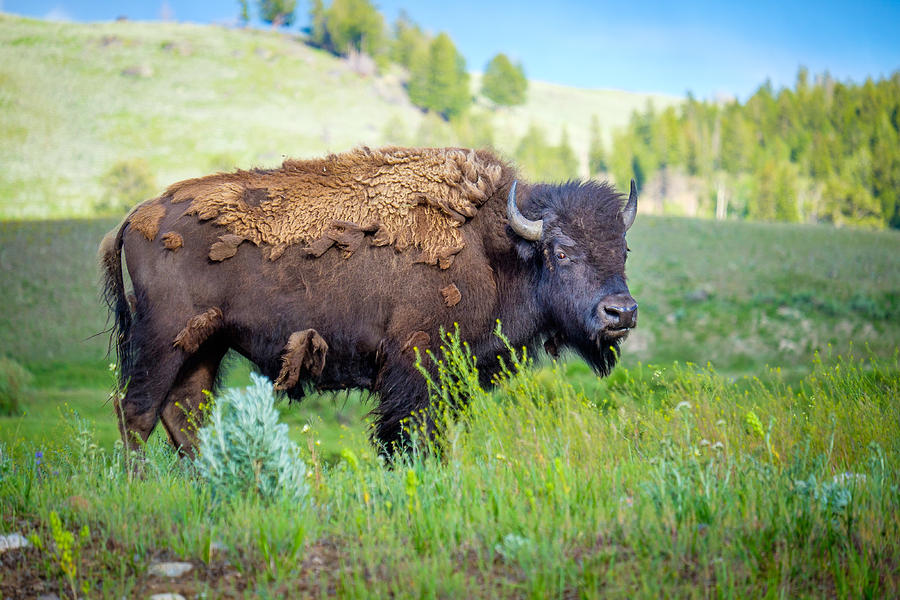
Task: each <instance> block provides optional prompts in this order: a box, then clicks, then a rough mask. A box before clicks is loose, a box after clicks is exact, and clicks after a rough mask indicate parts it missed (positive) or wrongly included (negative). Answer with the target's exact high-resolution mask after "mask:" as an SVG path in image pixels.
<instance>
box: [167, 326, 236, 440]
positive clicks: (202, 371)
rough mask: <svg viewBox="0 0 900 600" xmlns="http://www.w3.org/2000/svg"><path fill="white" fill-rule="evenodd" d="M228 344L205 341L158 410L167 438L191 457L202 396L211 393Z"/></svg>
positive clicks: (200, 413) (183, 367)
mask: <svg viewBox="0 0 900 600" xmlns="http://www.w3.org/2000/svg"><path fill="white" fill-rule="evenodd" d="M227 351H228V345H227V344H225V343H224V342H223V341H221V340H220V339H218V336H217V337H214V338H212V339H210V340H208V341H207V342H206V343H205V344H204V345H203V346H201V347H200V349H199V350H198V351H197V353H195V354H194V355H192V356H191V357H190V358H189V359H188V360H187V361H186V362H185V363H184V365H183V366H182V368H181V370H180V371H179V373H178V378H177V379H176V380H175V384H174V385H173V386H172V388H171V389H170V390H169V393H168V395H167V396H166V400H165V403H164V404H163V407H162V410H161V411H160V419H161V421H162V424H163V426H164V427H165V429H166V433H167V434H168V435H169V440H170V441H171V442H172V445H173V446H174V447H175V448H177V449H178V450H179V452H180V453H181V454H182V455H184V456H188V457H193V455H194V446H195V444H196V433H197V428H198V427H200V426H201V425H202V424H203V420H204V417H205V413H204V410H203V406H202V405H203V403H204V399H205V398H206V394H207V393H212V392H215V389H216V387H217V382H218V377H219V366H220V365H221V363H222V359H223V358H224V356H225V353H226V352H227Z"/></svg>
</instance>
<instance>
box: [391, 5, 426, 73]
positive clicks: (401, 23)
mask: <svg viewBox="0 0 900 600" xmlns="http://www.w3.org/2000/svg"><path fill="white" fill-rule="evenodd" d="M429 43H430V40H429V38H428V36H427V35H426V34H425V32H423V31H422V29H421V28H420V27H419V26H418V25H416V24H415V23H413V22H412V20H410V18H409V16H408V15H407V14H406V13H405V12H403V11H401V12H400V16H399V17H397V21H396V22H395V23H394V39H393V41H392V43H391V60H392V61H394V62H395V63H397V64H399V65H403V66H404V67H406V68H407V69H411V68H412V65H413V63H414V62H415V61H416V60H417V58H418V59H421V58H422V57H424V56H425V55H426V54H427V53H428V48H429Z"/></svg>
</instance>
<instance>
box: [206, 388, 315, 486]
mask: <svg viewBox="0 0 900 600" xmlns="http://www.w3.org/2000/svg"><path fill="white" fill-rule="evenodd" d="M250 379H251V384H250V385H249V386H247V387H246V388H243V389H234V388H232V389H229V390H226V391H225V392H224V393H223V394H222V395H221V396H220V397H218V398H216V400H215V402H214V403H213V407H212V410H211V411H210V414H209V423H208V424H207V425H205V426H204V427H201V428H200V429H199V431H198V432H197V439H198V451H199V453H198V456H197V458H196V459H195V465H196V467H197V470H198V471H199V473H200V476H201V477H202V478H203V479H205V480H206V481H207V482H208V483H209V486H210V488H211V490H212V493H213V497H214V498H223V497H226V498H227V497H234V496H239V495H242V494H244V493H247V492H253V493H255V494H257V495H258V496H259V497H260V498H262V499H264V500H275V499H278V498H282V497H286V498H290V499H293V500H295V501H302V500H303V499H304V498H305V497H306V495H307V493H308V492H309V486H308V484H307V483H306V465H305V464H304V462H303V460H302V459H301V458H300V449H299V448H298V447H297V445H296V444H294V443H293V442H292V441H291V440H290V439H289V438H288V427H287V425H285V424H283V423H280V422H279V414H278V411H277V410H276V409H275V394H274V390H273V386H272V382H270V381H269V380H268V379H266V378H265V377H263V376H262V375H258V374H255V373H254V374H251V376H250Z"/></svg>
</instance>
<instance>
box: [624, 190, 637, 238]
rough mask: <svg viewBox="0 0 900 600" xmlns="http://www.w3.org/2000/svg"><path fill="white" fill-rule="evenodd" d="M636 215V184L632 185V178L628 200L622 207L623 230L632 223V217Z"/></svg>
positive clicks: (626, 229)
mask: <svg viewBox="0 0 900 600" xmlns="http://www.w3.org/2000/svg"><path fill="white" fill-rule="evenodd" d="M635 216H637V186H635V185H634V179H632V180H631V193H630V194H628V202H627V203H626V204H625V208H623V209H622V221H624V223H625V231H628V229H629V228H630V227H631V226H632V225H633V224H634V217H635Z"/></svg>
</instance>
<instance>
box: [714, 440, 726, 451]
mask: <svg viewBox="0 0 900 600" xmlns="http://www.w3.org/2000/svg"><path fill="white" fill-rule="evenodd" d="M712 449H713V450H724V449H725V444H723V443H722V442H716V443H715V444H713V445H712Z"/></svg>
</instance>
